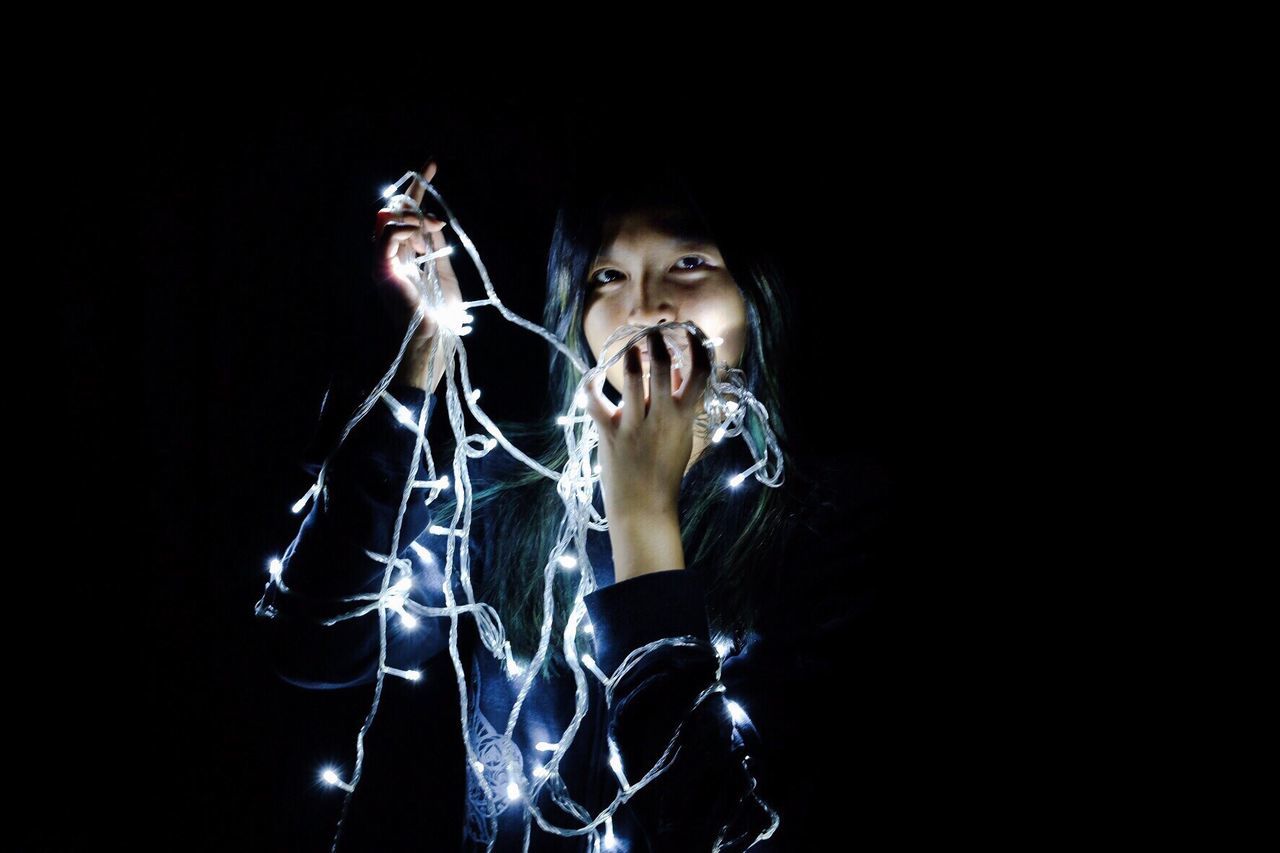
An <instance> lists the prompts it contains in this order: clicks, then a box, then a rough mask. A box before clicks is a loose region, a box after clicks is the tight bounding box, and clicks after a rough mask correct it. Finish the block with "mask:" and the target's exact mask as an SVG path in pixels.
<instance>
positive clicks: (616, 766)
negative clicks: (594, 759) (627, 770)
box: [609, 741, 622, 776]
mask: <svg viewBox="0 0 1280 853" xmlns="http://www.w3.org/2000/svg"><path fill="white" fill-rule="evenodd" d="M609 766H610V767H612V768H613V772H614V773H617V774H618V775H619V776H621V775H622V756H621V755H619V754H618V747H617V746H615V745H614V743H613V741H609Z"/></svg>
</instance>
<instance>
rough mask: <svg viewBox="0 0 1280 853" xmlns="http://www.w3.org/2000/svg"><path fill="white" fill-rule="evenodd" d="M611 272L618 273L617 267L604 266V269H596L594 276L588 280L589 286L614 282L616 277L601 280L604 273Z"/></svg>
mask: <svg viewBox="0 0 1280 853" xmlns="http://www.w3.org/2000/svg"><path fill="white" fill-rule="evenodd" d="M610 272H613V273H616V272H617V270H615V269H609V268H608V267H606V268H604V269H602V270H597V271H596V273H595V274H594V275H592V276H591V278H590V280H588V281H587V287H597V286H599V285H602V284H612V283H613V281H614V279H609V280H608V281H601V280H600V276H602V275H604V274H605V273H610Z"/></svg>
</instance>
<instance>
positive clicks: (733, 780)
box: [586, 570, 772, 853]
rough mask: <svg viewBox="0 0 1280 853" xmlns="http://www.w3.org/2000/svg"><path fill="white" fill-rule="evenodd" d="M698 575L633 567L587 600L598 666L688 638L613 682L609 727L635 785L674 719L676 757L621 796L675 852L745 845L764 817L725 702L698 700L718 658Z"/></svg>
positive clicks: (658, 843)
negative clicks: (667, 640)
mask: <svg viewBox="0 0 1280 853" xmlns="http://www.w3.org/2000/svg"><path fill="white" fill-rule="evenodd" d="M704 602H705V590H704V587H703V582H702V579H701V575H699V574H698V573H696V572H693V571H689V570H673V571H661V572H654V573H649V574H640V575H637V576H635V577H632V578H630V579H628V580H624V581H621V582H619V583H615V584H613V585H612V586H608V587H605V588H603V589H599V590H597V591H595V592H593V593H592V594H591V595H589V596H587V597H586V605H587V610H588V613H589V615H590V617H591V623H592V626H593V628H594V631H595V637H596V651H597V655H598V658H599V664H600V666H601V667H602V668H603V670H604V672H605V673H606V674H609V675H613V674H614V673H616V672H617V670H618V667H619V665H620V664H622V663H623V661H624V660H625V659H626V658H627V656H628V655H629V654H630V653H631V652H632V651H634V650H635V649H639V648H641V647H643V646H645V645H646V644H648V643H650V642H653V641H655V640H658V639H661V638H665V637H682V636H689V637H694V638H696V639H697V640H699V641H701V642H699V643H696V644H693V645H688V646H663V647H660V648H658V649H656V650H654V651H652V652H650V653H649V654H647V655H645V656H644V658H643V659H641V661H640V662H639V663H638V664H637V665H635V666H634V667H632V668H631V669H629V670H628V671H627V672H626V673H625V674H624V675H623V676H622V678H621V679H620V680H619V681H618V683H617V684H616V685H615V687H614V693H613V702H612V705H611V707H610V709H609V734H610V737H611V738H612V739H613V741H614V743H615V744H616V745H617V749H618V754H619V756H620V758H621V760H622V767H623V771H624V773H625V774H626V777H627V781H628V782H629V783H630V784H633V785H634V784H635V783H636V782H638V781H639V779H640V778H641V776H642V775H643V774H645V773H646V772H648V771H649V769H650V768H651V767H653V765H654V763H655V762H656V761H657V760H658V759H659V758H660V757H661V756H662V753H663V751H664V750H665V749H666V747H667V744H668V742H669V741H670V739H671V737H672V735H673V734H674V733H675V731H676V727H677V726H679V725H680V724H681V721H683V724H684V725H683V729H682V730H681V734H680V737H679V740H678V741H677V746H678V748H679V752H678V753H677V754H676V757H675V760H674V761H673V762H672V763H671V765H670V766H669V767H668V768H667V769H666V770H665V771H664V772H663V774H662V775H660V776H658V777H657V778H655V779H653V780H652V781H651V782H649V783H648V785H646V786H645V787H644V788H643V789H641V790H640V791H638V792H637V793H636V794H635V795H634V796H633V797H632V798H631V800H630V801H629V806H630V809H631V812H632V814H633V815H635V817H636V818H637V820H638V822H639V823H640V825H641V827H642V828H643V831H644V833H645V835H646V836H647V838H646V840H647V842H648V845H649V849H653V850H663V851H671V853H678V851H684V850H690V851H692V850H697V851H707V850H711V849H713V846H714V844H715V842H716V839H717V838H719V837H720V835H721V833H722V832H723V833H724V839H723V846H721V847H720V848H719V849H721V850H724V851H734V850H745V849H746V848H747V846H748V845H750V844H751V843H752V842H753V841H755V839H756V837H757V836H758V835H759V834H760V833H761V832H763V831H766V830H767V829H768V827H769V826H770V824H771V822H772V815H771V813H770V811H769V809H768V808H767V807H766V806H765V805H763V804H761V803H760V801H759V800H758V799H757V798H756V796H755V794H754V788H755V780H754V778H753V773H752V772H751V771H749V770H748V769H747V768H746V767H745V766H744V756H745V745H744V742H743V740H742V738H741V737H740V736H739V735H738V732H737V731H736V730H735V727H734V723H733V720H732V718H731V715H730V713H729V708H728V705H727V703H726V699H725V698H724V697H723V695H721V694H719V693H713V694H711V695H709V696H707V697H706V698H705V699H704V700H703V701H702V702H701V704H699V705H698V706H697V707H696V708H694V707H693V706H694V703H695V702H696V701H697V699H698V697H699V696H700V695H701V694H702V693H703V692H704V691H705V690H706V689H707V688H708V687H710V686H712V685H713V684H714V683H715V681H716V674H717V670H718V668H719V665H720V661H719V657H718V655H717V654H716V651H715V648H714V647H713V646H712V645H711V642H710V632H709V629H708V626H707V617H706V610H705V603H704Z"/></svg>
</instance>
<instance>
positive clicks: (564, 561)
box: [560, 554, 578, 569]
mask: <svg viewBox="0 0 1280 853" xmlns="http://www.w3.org/2000/svg"><path fill="white" fill-rule="evenodd" d="M560 566H561V567H562V568H565V569H576V568H577V567H578V558H577V557H575V556H573V555H572V554H561V555H560Z"/></svg>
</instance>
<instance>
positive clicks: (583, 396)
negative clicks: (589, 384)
mask: <svg viewBox="0 0 1280 853" xmlns="http://www.w3.org/2000/svg"><path fill="white" fill-rule="evenodd" d="M573 404H574V405H575V406H577V407H578V408H579V409H585V408H586V407H587V392H586V391H579V392H578V393H577V395H576V396H575V397H574V398H573Z"/></svg>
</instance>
